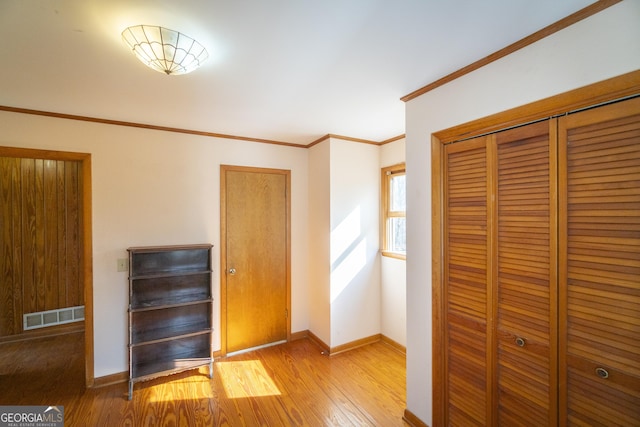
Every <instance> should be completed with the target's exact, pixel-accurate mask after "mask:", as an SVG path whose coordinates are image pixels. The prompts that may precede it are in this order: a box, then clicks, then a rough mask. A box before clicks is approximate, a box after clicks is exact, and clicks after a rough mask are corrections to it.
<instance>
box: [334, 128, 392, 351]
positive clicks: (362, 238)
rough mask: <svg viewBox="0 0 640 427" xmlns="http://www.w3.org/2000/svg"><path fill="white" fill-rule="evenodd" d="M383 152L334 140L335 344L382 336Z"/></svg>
mask: <svg viewBox="0 0 640 427" xmlns="http://www.w3.org/2000/svg"><path fill="white" fill-rule="evenodd" d="M379 156H380V150H379V147H377V146H375V145H370V144H360V143H354V142H350V141H344V140H339V139H333V138H331V139H330V163H331V164H330V168H331V177H330V180H331V195H330V199H331V201H330V207H331V212H330V217H331V250H330V265H331V283H330V287H331V342H330V344H329V345H330V347H336V346H339V345H342V344H345V343H349V342H352V341H355V340H358V339H362V338H365V337H369V336H372V335H376V334H379V333H380V255H379V248H380V246H379V242H380V232H379V230H380V224H379V212H380V197H379V193H380V170H379V165H380V157H379Z"/></svg>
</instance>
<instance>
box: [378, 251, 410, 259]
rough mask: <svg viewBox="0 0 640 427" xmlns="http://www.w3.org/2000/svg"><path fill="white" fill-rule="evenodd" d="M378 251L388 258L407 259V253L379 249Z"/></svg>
mask: <svg viewBox="0 0 640 427" xmlns="http://www.w3.org/2000/svg"><path fill="white" fill-rule="evenodd" d="M380 253H381V254H382V256H386V257H389V258H395V259H402V260H405V261H406V260H407V254H402V253H399V252H391V251H380Z"/></svg>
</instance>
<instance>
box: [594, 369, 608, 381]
mask: <svg viewBox="0 0 640 427" xmlns="http://www.w3.org/2000/svg"><path fill="white" fill-rule="evenodd" d="M596 375H597V376H599V377H600V378H602V379H603V380H606V379H607V378H609V372H608V371H607V370H606V369H604V368H596Z"/></svg>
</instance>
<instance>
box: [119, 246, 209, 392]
mask: <svg viewBox="0 0 640 427" xmlns="http://www.w3.org/2000/svg"><path fill="white" fill-rule="evenodd" d="M211 249H212V245H209V244H202V245H185V246H153V247H134V248H129V249H128V252H129V400H131V398H132V396H133V385H134V383H136V382H139V381H146V380H150V379H153V378H157V377H160V376H164V375H170V374H174V373H177V372H182V371H185V370H189V369H194V368H198V367H201V366H206V365H208V366H209V377H210V378H212V377H213V357H212V333H213V328H212V310H213V299H212V295H211Z"/></svg>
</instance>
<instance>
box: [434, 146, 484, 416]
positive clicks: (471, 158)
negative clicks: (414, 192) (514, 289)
mask: <svg viewBox="0 0 640 427" xmlns="http://www.w3.org/2000/svg"><path fill="white" fill-rule="evenodd" d="M444 155H445V161H444V178H445V179H444V190H445V205H444V210H445V213H444V218H445V224H446V225H445V233H444V242H445V254H444V257H445V273H444V274H445V287H444V293H443V298H444V300H445V304H444V316H445V324H446V330H445V331H444V335H445V336H444V343H445V348H444V349H443V351H444V352H445V357H444V360H445V363H446V366H447V368H448V369H447V373H446V375H445V379H444V381H445V389H446V391H445V397H444V401H445V402H446V409H445V412H446V417H447V422H448V423H449V424H451V425H461V426H462V425H464V426H473V425H477V426H482V425H488V424H489V422H488V416H489V415H490V414H488V398H487V394H488V393H487V391H488V389H487V387H488V384H489V383H488V381H487V377H488V375H489V374H488V371H489V365H488V353H487V352H488V347H487V340H488V339H490V336H489V335H488V331H487V324H488V322H487V319H488V312H487V303H488V300H487V292H488V288H487V274H488V266H487V261H488V239H487V183H488V181H487V149H486V138H478V139H475V140H469V141H465V142H460V143H456V144H451V145H448V146H447V147H445V154H444Z"/></svg>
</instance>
